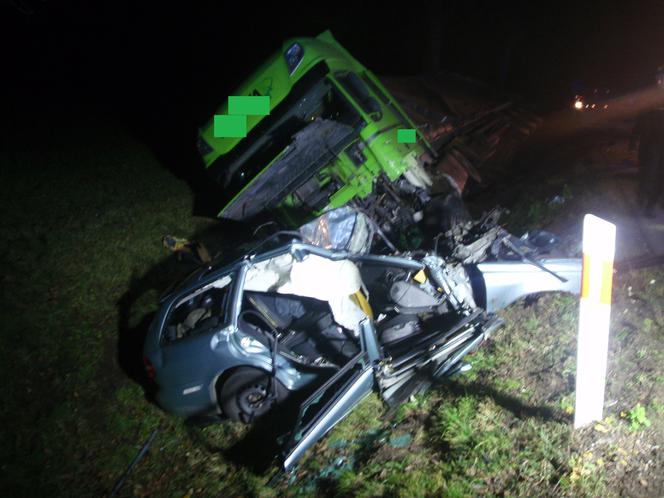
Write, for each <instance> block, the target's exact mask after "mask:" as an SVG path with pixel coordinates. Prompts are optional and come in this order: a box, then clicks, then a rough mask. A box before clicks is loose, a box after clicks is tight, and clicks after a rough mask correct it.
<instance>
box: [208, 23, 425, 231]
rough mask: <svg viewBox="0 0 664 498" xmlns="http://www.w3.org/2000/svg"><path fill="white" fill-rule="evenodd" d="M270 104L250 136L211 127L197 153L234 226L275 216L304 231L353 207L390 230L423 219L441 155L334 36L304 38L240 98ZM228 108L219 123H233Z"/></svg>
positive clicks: (285, 49) (288, 45)
mask: <svg viewBox="0 0 664 498" xmlns="http://www.w3.org/2000/svg"><path fill="white" fill-rule="evenodd" d="M234 95H238V96H252V95H253V96H269V97H270V112H269V114H268V115H264V116H247V135H246V136H245V137H239V138H229V137H215V132H214V125H213V121H212V120H211V121H210V122H208V124H206V125H205V126H204V127H203V128H202V129H201V130H200V136H199V139H198V149H199V152H200V153H201V155H202V157H203V160H204V163H205V166H206V168H207V171H208V173H209V174H210V175H211V176H212V177H213V178H214V179H215V180H216V181H217V182H218V183H219V184H220V185H221V187H222V189H223V192H224V199H223V200H222V203H223V208H222V209H221V212H220V213H219V217H220V218H223V219H230V220H235V221H243V222H244V221H245V220H256V219H257V218H258V219H260V218H261V217H265V216H268V217H274V216H277V217H278V218H279V219H280V220H281V221H283V222H286V223H287V224H289V225H291V226H298V225H300V224H302V223H304V222H306V221H308V220H309V219H311V218H313V217H315V216H318V215H319V214H321V213H323V212H325V211H327V210H329V209H333V208H337V207H340V206H343V205H347V204H352V205H353V206H355V207H356V208H358V209H360V210H364V211H365V212H367V214H369V215H370V216H372V218H373V219H375V220H376V221H378V222H379V224H380V226H381V227H383V228H384V229H386V230H387V231H392V230H393V229H394V227H395V226H397V227H401V228H407V227H409V226H412V225H413V224H415V223H416V222H418V221H420V220H421V219H422V217H423V209H424V208H425V207H426V205H427V204H429V201H430V198H429V193H430V187H431V186H432V178H431V175H430V174H429V172H427V161H431V159H432V158H434V157H435V156H436V154H435V152H434V151H433V150H432V149H431V146H430V144H429V143H428V142H427V141H426V139H425V137H424V136H423V135H422V134H421V133H419V132H418V133H417V141H416V142H415V143H399V142H398V140H397V130H399V129H413V128H415V125H414V123H413V122H412V121H411V119H410V118H409V117H408V116H407V115H406V113H405V112H404V110H403V109H402V108H401V106H400V105H399V104H398V103H397V102H396V101H395V99H394V98H393V97H392V96H391V95H390V93H389V92H388V91H387V90H386V89H385V87H384V86H383V85H382V84H381V83H380V81H378V79H377V78H376V76H375V75H374V74H373V73H372V72H371V71H369V70H368V69H367V68H365V67H364V66H363V65H362V64H361V63H360V62H358V61H357V60H356V59H355V58H354V57H353V56H352V55H351V54H350V53H349V52H348V51H347V50H346V49H344V48H343V47H342V46H341V45H340V44H339V43H338V42H337V41H336V40H335V39H334V37H333V36H332V34H331V33H330V32H329V31H326V32H324V33H322V34H320V35H319V36H317V37H316V38H297V39H293V40H289V41H287V42H285V43H284V44H283V46H282V49H281V50H280V51H279V52H277V53H276V54H274V55H273V56H272V57H271V58H270V59H269V60H267V61H266V62H265V63H264V64H263V65H262V66H261V67H260V68H259V69H257V70H256V71H255V72H254V73H253V74H252V75H251V76H250V77H249V78H247V79H246V80H245V81H244V83H243V84H242V85H241V86H240V87H239V88H238V89H237V90H236V92H235V94H234ZM227 112H228V103H227V102H226V103H224V104H223V105H222V106H221V107H220V108H219V109H218V110H217V112H216V114H226V113H227Z"/></svg>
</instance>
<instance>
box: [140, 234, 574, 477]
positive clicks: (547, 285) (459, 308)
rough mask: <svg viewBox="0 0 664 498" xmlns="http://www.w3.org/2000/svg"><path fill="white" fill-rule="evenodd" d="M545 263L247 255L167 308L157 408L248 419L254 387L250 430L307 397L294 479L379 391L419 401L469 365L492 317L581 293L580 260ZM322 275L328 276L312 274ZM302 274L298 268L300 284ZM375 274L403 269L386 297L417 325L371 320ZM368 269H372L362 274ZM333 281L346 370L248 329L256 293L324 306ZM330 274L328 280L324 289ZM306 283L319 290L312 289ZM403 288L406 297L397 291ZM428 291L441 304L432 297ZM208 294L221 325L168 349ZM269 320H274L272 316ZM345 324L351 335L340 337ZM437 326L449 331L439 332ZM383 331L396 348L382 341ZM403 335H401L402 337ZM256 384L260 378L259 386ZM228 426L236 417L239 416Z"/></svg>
mask: <svg viewBox="0 0 664 498" xmlns="http://www.w3.org/2000/svg"><path fill="white" fill-rule="evenodd" d="M540 264H541V265H542V266H544V268H545V269H546V270H548V272H547V271H543V269H542V268H540V267H538V266H535V265H533V264H530V263H528V262H522V261H493V262H481V263H474V264H465V265H463V264H460V263H454V262H452V261H451V260H448V261H445V260H444V259H443V258H441V257H439V256H437V255H436V254H434V253H427V254H425V255H424V256H418V257H416V256H415V255H412V254H411V255H404V256H391V255H390V256H385V255H375V254H354V253H350V252H347V251H339V250H328V249H324V248H322V247H318V246H315V245H311V244H307V243H304V242H301V241H298V240H293V241H291V242H290V243H288V244H286V245H283V246H281V247H278V248H276V249H273V250H269V251H266V252H263V253H258V254H251V255H247V256H245V257H243V258H241V259H239V260H237V261H235V262H234V263H231V264H230V265H226V266H223V267H207V268H204V269H202V270H200V271H199V272H197V273H195V274H193V275H192V276H190V277H189V278H188V279H187V280H186V281H185V282H184V283H183V284H181V285H180V286H179V287H177V288H176V289H175V290H173V291H172V292H171V293H170V294H169V295H167V296H166V297H165V298H164V299H163V301H162V303H161V307H160V309H159V311H158V313H157V315H156V317H155V319H154V321H153V322H152V325H151V327H150V330H149V333H148V337H147V340H146V343H145V348H144V353H145V358H146V362H147V364H148V365H149V366H150V368H152V369H153V371H154V374H155V376H154V380H155V382H156V384H157V386H158V391H157V397H156V399H157V402H158V404H159V405H160V406H162V407H163V408H164V409H165V410H167V411H170V412H174V413H177V414H180V415H185V416H193V415H198V414H203V413H215V414H219V415H221V414H223V412H224V411H225V410H226V411H231V409H232V410H239V411H240V412H242V410H241V409H240V408H238V407H239V406H240V403H241V401H238V398H240V397H243V396H245V394H242V393H245V392H247V391H246V390H247V389H249V393H250V394H251V395H252V396H253V397H254V398H250V397H249V395H248V394H247V395H246V397H247V399H249V400H251V399H256V400H257V403H258V404H257V405H256V406H254V405H252V410H254V409H255V410H256V412H254V411H251V412H250V413H251V416H250V417H248V418H249V419H247V417H246V416H245V418H244V419H243V418H242V415H240V417H239V419H240V420H243V421H244V422H251V421H252V419H253V418H254V417H253V416H254V413H256V414H259V415H261V416H264V417H269V416H270V413H271V410H272V409H273V405H277V404H278V403H280V402H281V401H282V400H283V399H285V398H287V396H288V394H289V393H294V392H303V391H304V390H305V389H307V390H308V391H307V397H306V399H304V400H303V401H301V402H300V404H299V412H298V415H297V417H296V418H295V420H294V423H293V426H292V430H291V431H290V435H289V437H288V439H287V442H286V443H285V444H284V445H283V447H282V450H283V454H282V464H283V468H284V469H286V470H288V469H290V468H292V466H293V465H294V464H295V462H296V461H297V460H298V459H299V458H301V457H302V455H303V454H304V452H305V451H306V450H307V449H308V448H309V447H310V446H311V445H312V444H314V443H315V442H316V441H317V440H318V439H319V438H320V437H322V436H323V435H324V434H325V433H326V432H328V431H329V430H330V429H331V428H332V427H334V426H335V425H336V424H337V423H338V422H339V421H340V420H341V419H342V418H343V417H344V416H345V415H346V414H348V413H349V412H350V411H351V410H352V408H353V407H354V406H356V404H357V403H358V402H359V401H361V399H362V398H364V397H365V396H366V395H368V394H369V393H371V392H372V391H378V392H379V393H380V396H381V397H382V399H383V400H384V401H386V402H387V403H388V404H391V405H396V404H399V403H400V402H402V401H404V400H405V399H407V397H409V396H410V395H411V394H412V393H414V392H419V391H421V390H422V389H425V388H426V387H427V386H428V385H429V384H430V383H431V382H432V381H433V380H434V379H435V378H437V377H441V376H444V375H447V374H450V373H452V372H454V371H455V370H456V369H458V368H459V366H460V362H461V360H462V359H463V357H464V356H465V355H466V354H468V353H469V352H471V351H473V350H474V349H476V348H477V347H478V346H479V345H480V344H481V343H482V342H483V341H484V340H485V339H486V338H487V337H488V336H489V335H490V334H491V332H492V331H493V330H494V329H495V328H496V327H498V326H499V325H500V320H499V319H497V317H496V316H495V315H494V312H495V311H496V310H498V309H500V308H502V307H504V306H506V305H508V304H510V303H511V302H513V301H515V300H516V299H518V298H520V297H522V296H525V295H527V294H531V293H534V292H542V291H568V292H578V291H579V285H580V276H581V262H580V260H578V259H551V260H544V261H541V262H540ZM270 265H272V266H270ZM275 265H276V266H275ZM279 265H281V267H280V266H279ZM288 265H290V266H288ZM317 265H318V266H319V267H320V269H321V272H322V273H320V274H316V271H318V270H316V268H317ZM305 266H306V268H305ZM296 267H297V268H299V269H300V270H299V273H298V275H299V277H297V278H296V273H295V270H294V268H296ZM269 268H276V269H275V270H270V271H273V272H274V273H275V274H276V277H275V275H272V274H268V273H267V272H268V269H269ZM372 268H378V270H377V271H378V273H379V274H380V272H381V271H383V269H388V268H389V269H391V268H395V269H397V270H398V269H401V270H403V273H401V272H399V271H397V274H398V275H399V276H398V278H397V279H396V280H394V282H393V284H391V285H392V286H391V287H390V289H389V294H390V295H392V294H398V296H396V297H394V306H393V310H392V311H393V317H395V318H399V317H401V316H406V317H411V318H409V319H410V320H411V321H410V322H408V321H406V322H404V324H405V325H404V324H401V325H396V326H393V327H391V328H390V327H387V324H386V319H387V318H388V317H386V316H382V315H383V313H381V315H379V316H375V317H374V316H372V312H371V308H370V305H369V304H368V303H371V300H372V296H371V294H370V293H369V292H368V291H367V290H366V289H367V287H366V286H365V282H364V280H366V275H367V273H366V272H367V271H368V269H369V270H370V269H372ZM303 269H304V270H306V271H302V270H303ZM356 270H357V272H356ZM362 270H365V274H364V275H363V274H362V273H361V272H362ZM372 271H373V270H372ZM307 272H309V273H308V274H307ZM325 272H328V273H327V274H325ZM337 274H338V275H340V276H341V277H342V278H339V279H338V280H339V281H338V284H339V289H340V290H339V292H337V294H338V296H340V299H341V301H338V302H337V301H336V300H337V297H336V296H337V294H334V293H330V294H329V296H331V297H329V300H328V302H327V305H329V308H330V309H331V310H332V318H333V320H332V321H333V325H336V326H337V328H338V329H339V330H342V329H343V330H344V331H345V332H343V333H346V334H349V335H348V337H349V338H350V339H349V341H351V345H352V344H355V346H354V348H355V349H352V348H351V352H352V354H346V355H345V356H343V358H344V360H343V361H341V362H337V363H336V364H335V363H334V362H332V361H328V360H327V359H325V358H323V359H320V358H316V359H314V360H312V359H311V358H308V359H303V358H298V355H297V354H294V353H292V352H290V350H288V351H287V350H286V349H287V348H282V349H280V348H279V343H278V341H277V334H278V333H279V332H278V331H277V328H278V327H277V326H276V325H275V324H272V325H267V326H265V327H264V329H265V330H264V331H263V333H264V334H265V335H266V336H267V339H266V340H261V336H260V333H259V334H257V333H256V331H255V330H253V328H252V327H249V328H247V325H246V323H248V322H245V321H243V320H244V318H243V315H242V313H243V302H244V301H243V300H244V299H245V298H246V297H247V295H248V294H250V293H252V292H253V293H258V294H260V293H261V289H270V288H276V287H274V285H276V284H273V283H272V282H274V279H275V278H277V281H279V282H282V283H280V284H279V285H281V287H279V288H280V289H283V290H284V291H283V292H282V294H281V295H283V296H300V297H301V298H302V299H305V298H306V299H311V297H312V295H318V293H319V290H320V291H321V292H322V294H320V295H318V298H321V297H322V298H321V299H318V298H316V299H315V300H318V301H321V302H324V301H325V299H326V296H328V294H325V292H323V290H324V289H325V286H326V285H330V284H331V282H332V281H334V275H337ZM554 274H555V275H554ZM303 275H304V279H305V280H304V281H303V280H302V278H303ZM322 275H328V276H329V275H332V276H331V277H329V278H327V279H321V278H320V277H321V276H322ZM358 275H359V276H360V281H359V285H360V287H359V289H364V290H363V291H362V292H361V294H362V295H366V294H368V296H367V297H368V299H367V304H362V303H358V302H356V301H353V302H355V303H356V308H352V307H351V308H348V307H347V306H346V305H347V302H350V301H347V300H344V299H345V298H344V297H343V293H344V292H349V289H350V291H353V292H355V291H354V289H355V288H357V286H358V282H357V276H358ZM381 275H382V274H381ZM284 276H286V279H287V280H286V281H285V283H283V281H284ZM308 277H310V279H311V282H307V281H306V279H307V278H308ZM380 278H382V276H381V277H380ZM271 279H272V280H271ZM279 279H281V280H279ZM298 279H299V280H298ZM377 281H378V280H377ZM302 282H304V284H302ZM349 282H350V283H349ZM298 285H299V287H298ZM381 285H382V284H381ZM395 286H396V287H398V289H397V290H398V291H399V292H393V289H394V288H395ZM210 289H212V291H210ZM256 289H258V290H256ZM423 289H428V291H427V292H429V294H430V295H431V296H433V297H435V296H438V295H440V296H442V299H438V300H436V299H430V298H429V297H427V296H426V295H425V292H424V290H423ZM208 291H209V292H215V293H222V294H224V295H225V296H226V298H224V299H223V302H222V303H221V304H220V306H221V307H218V308H217V310H218V313H221V314H223V320H221V321H219V322H218V323H216V324H214V326H212V327H210V328H208V329H206V330H205V331H203V332H200V331H199V332H197V333H195V334H193V335H191V336H189V335H186V334H185V335H184V336H183V337H182V338H180V339H179V340H175V341H172V342H169V341H168V340H165V334H167V331H168V330H170V331H171V333H173V330H175V329H173V325H172V324H171V325H169V323H171V322H169V320H170V319H171V318H170V317H172V316H174V315H173V314H174V313H175V311H177V310H178V309H179V308H178V307H181V306H184V305H185V304H186V303H189V302H194V301H196V300H200V299H203V298H207V295H206V292H208ZM402 291H403V292H402ZM357 292H360V291H359V290H358V291H357ZM277 293H278V292H277ZM409 293H410V294H409ZM258 294H256V295H258ZM407 294H408V295H407ZM346 297H348V296H346ZM360 298H361V296H360ZM342 301H343V302H342ZM344 303H345V304H344ZM196 306H199V305H198V304H197V305H196ZM344 306H346V308H344ZM367 306H369V307H367ZM335 308H336V310H337V311H336V312H335ZM200 309H201V308H196V307H194V308H193V311H191V312H190V314H191V313H198V315H197V316H203V315H201V314H200V313H201V312H200V311H196V310H200ZM385 309H387V308H385ZM358 310H359V312H358ZM254 314H255V315H256V316H258V315H260V313H254ZM436 314H438V315H436ZM435 316H438V317H442V318H435V320H440V321H433V322H426V321H424V320H425V319H424V318H421V317H429V318H427V320H434V318H431V317H435ZM412 317H414V318H412ZM259 318H260V317H259ZM448 318H449V320H448ZM187 319H189V316H187ZM187 319H185V321H186V320H187ZM206 320H209V318H206ZM413 320H422V323H425V324H428V323H433V325H432V327H433V329H432V330H428V331H426V332H422V331H416V332H410V333H404V332H402V329H400V328H399V327H405V326H406V325H408V324H410V325H411V326H412V321H413ZM397 321H398V320H397ZM264 322H265V323H268V322H270V318H269V316H268V317H267V318H266V319H264ZM340 322H343V323H344V324H345V326H344V327H340V326H339V323H340ZM439 323H445V324H447V325H445V326H444V327H441V328H440V329H437V328H436V327H439V325H438V324H439ZM169 327H170V329H169ZM177 327H183V326H182V324H179V325H177ZM177 327H176V328H177ZM270 329H271V330H272V332H270ZM351 329H352V330H351ZM379 329H381V330H379ZM284 330H286V329H284ZM387 330H389V331H390V332H389V333H390V334H393V337H397V338H396V339H394V338H392V339H390V340H387V339H384V337H385V334H386V333H387ZM423 330H424V329H423ZM280 332H281V331H280ZM271 333H274V342H271V340H270V339H269V335H270V334H271ZM379 333H380V335H379ZM402 333H403V334H404V335H403V337H401V336H399V334H402ZM307 334H309V331H304V332H303V335H304V336H305V337H306V336H307ZM395 334H396V335H395ZM319 360H320V361H319ZM238 372H240V373H241V374H242V375H239V374H238ZM329 372H331V373H329ZM243 375H244V377H243ZM247 375H248V377H247ZM252 375H253V377H252ZM260 375H262V377H260ZM259 377H260V380H254V379H259ZM231 379H232V380H231ZM238 379H240V380H238ZM241 379H248V380H241ZM252 382H253V384H252V385H255V386H258V387H260V389H259V390H256V389H258V388H256V389H254V390H253V391H252V389H253V388H252V387H251V386H250V385H249V384H251V383H252ZM229 383H230V384H233V383H235V384H233V385H237V387H236V388H234V389H235V391H237V392H235V391H233V390H231V391H232V392H226V391H228V387H227V386H228V384H229ZM243 389H244V391H243ZM238 393H240V394H238ZM261 393H262V394H261ZM242 399H243V400H244V401H245V402H246V399H244V398H242ZM222 407H224V409H222ZM227 407H231V408H227ZM226 415H233V414H231V413H226ZM245 415H246V414H245ZM231 418H236V419H238V416H237V413H235V416H234V417H233V416H231Z"/></svg>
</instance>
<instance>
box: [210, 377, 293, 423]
mask: <svg viewBox="0 0 664 498" xmlns="http://www.w3.org/2000/svg"><path fill="white" fill-rule="evenodd" d="M273 383H274V385H273ZM286 394H287V390H286V388H285V387H284V385H283V384H282V383H281V382H279V380H277V379H276V378H273V377H272V376H271V375H270V374H268V373H267V372H265V371H263V370H259V369H257V368H249V367H242V368H238V369H237V370H235V371H234V372H233V373H232V374H231V375H230V376H229V377H228V378H227V379H226V381H225V382H224V383H223V385H222V386H221V389H220V391H219V404H220V405H221V409H222V410H223V412H224V414H225V415H226V416H227V417H228V418H229V419H231V420H234V421H236V422H243V423H245V424H250V423H252V422H254V421H256V420H258V419H259V418H261V417H262V416H264V415H265V414H266V413H267V412H269V411H270V409H271V408H272V407H273V406H275V405H276V404H278V403H280V402H281V401H283V400H284V399H285V398H286Z"/></svg>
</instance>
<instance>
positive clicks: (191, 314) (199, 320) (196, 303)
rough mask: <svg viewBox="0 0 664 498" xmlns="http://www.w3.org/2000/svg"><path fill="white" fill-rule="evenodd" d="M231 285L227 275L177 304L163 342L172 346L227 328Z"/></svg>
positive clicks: (171, 314)
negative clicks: (188, 338)
mask: <svg viewBox="0 0 664 498" xmlns="http://www.w3.org/2000/svg"><path fill="white" fill-rule="evenodd" d="M231 281H232V279H231V276H230V275H226V276H224V277H222V278H220V279H219V280H215V281H214V282H212V283H210V284H208V285H206V286H204V287H202V288H201V289H198V290H197V291H195V292H193V293H191V294H189V295H187V296H185V297H184V298H182V299H180V300H179V301H178V302H176V303H175V304H174V305H173V309H172V310H171V312H170V314H169V317H168V319H167V324H166V327H165V328H164V335H163V337H162V340H163V342H164V343H172V342H175V341H178V340H180V339H183V338H185V337H191V336H194V335H198V334H201V333H205V332H211V331H213V330H216V329H218V328H219V327H220V326H222V325H224V324H225V323H226V322H227V320H226V318H227V317H226V305H227V302H228V298H229V294H230V289H231V285H230V284H231Z"/></svg>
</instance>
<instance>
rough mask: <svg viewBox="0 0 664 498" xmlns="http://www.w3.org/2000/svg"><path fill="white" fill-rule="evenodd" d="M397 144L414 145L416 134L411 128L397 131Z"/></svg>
mask: <svg viewBox="0 0 664 498" xmlns="http://www.w3.org/2000/svg"><path fill="white" fill-rule="evenodd" d="M397 142H399V143H400V144H414V143H415V142H417V133H416V132H415V130H414V129H413V128H406V129H401V130H397Z"/></svg>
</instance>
